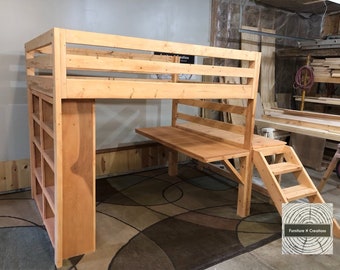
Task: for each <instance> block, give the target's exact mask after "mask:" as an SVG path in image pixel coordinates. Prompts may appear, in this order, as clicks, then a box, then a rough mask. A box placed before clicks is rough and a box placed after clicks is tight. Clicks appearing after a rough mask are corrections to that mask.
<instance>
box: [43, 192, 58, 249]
mask: <svg viewBox="0 0 340 270" xmlns="http://www.w3.org/2000/svg"><path fill="white" fill-rule="evenodd" d="M43 220H44V224H45V227H46V230H47V233H48V235H49V237H50V239H51V243H52V245H53V246H54V245H55V215H54V211H53V209H52V207H51V206H50V204H49V202H48V200H47V199H46V197H45V198H44V213H43Z"/></svg>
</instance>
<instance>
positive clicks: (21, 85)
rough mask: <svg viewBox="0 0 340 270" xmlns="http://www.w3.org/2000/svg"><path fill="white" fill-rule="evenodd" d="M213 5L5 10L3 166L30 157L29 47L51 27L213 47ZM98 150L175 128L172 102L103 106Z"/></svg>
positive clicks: (172, 1)
mask: <svg viewBox="0 0 340 270" xmlns="http://www.w3.org/2000/svg"><path fill="white" fill-rule="evenodd" d="M210 7H211V1H210V0H185V1H183V0H58V1H56V0H44V1H42V0H29V1H27V0H11V1H1V7H0V24H1V25H2V27H1V28H0V37H1V42H0V129H1V132H0V161H5V160H17V159H25V158H28V157H29V146H28V124H27V101H26V83H25V60H24V43H25V42H26V41H28V40H30V39H31V38H33V37H35V36H37V35H39V34H41V33H42V32H45V31H47V30H49V29H50V28H52V27H62V28H71V29H77V30H85V31H95V32H103V33H112V34H119V35H128V36H136V37H145V38H153V39H161V40H169V41H179V42H188V43H196V44H202V45H208V44H209V31H210ZM96 111H97V127H96V128H97V149H103V148H109V147H117V146H120V145H125V144H129V143H131V142H135V141H138V140H142V138H140V137H138V136H137V135H135V133H134V131H133V130H134V128H136V127H138V126H153V125H159V124H169V123H170V103H169V101H157V100H153V101H150V100H149V101H147V100H138V101H122V100H115V101H103V102H98V103H97V106H96Z"/></svg>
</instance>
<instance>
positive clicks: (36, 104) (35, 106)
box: [32, 95, 40, 119]
mask: <svg viewBox="0 0 340 270" xmlns="http://www.w3.org/2000/svg"><path fill="white" fill-rule="evenodd" d="M39 102H40V98H39V97H38V96H36V95H32V103H33V104H32V109H33V116H35V117H36V118H37V119H39V115H40V104H39Z"/></svg>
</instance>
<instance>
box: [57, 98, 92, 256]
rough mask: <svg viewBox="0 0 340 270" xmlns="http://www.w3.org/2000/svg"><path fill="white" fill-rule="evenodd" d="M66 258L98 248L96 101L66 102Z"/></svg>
mask: <svg viewBox="0 0 340 270" xmlns="http://www.w3.org/2000/svg"><path fill="white" fill-rule="evenodd" d="M62 122H63V127H62V140H63V142H65V143H66V144H67V147H65V148H64V149H63V151H62V177H63V179H64V181H63V187H62V192H61V193H62V196H61V203H62V205H63V211H62V215H63V223H62V228H63V248H62V251H63V252H62V253H63V258H69V257H73V256H76V255H80V254H83V253H87V252H91V251H94V249H95V181H94V179H95V144H94V137H95V133H94V126H95V125H94V124H95V123H94V100H82V101H81V102H75V101H72V100H67V101H63V103H62Z"/></svg>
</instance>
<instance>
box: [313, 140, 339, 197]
mask: <svg viewBox="0 0 340 270" xmlns="http://www.w3.org/2000/svg"><path fill="white" fill-rule="evenodd" d="M339 159H340V143H339V144H338V150H337V151H336V153H335V154H334V156H333V158H332V160H331V162H330V163H329V165H328V168H327V170H326V171H325V173H324V174H323V176H322V178H321V182H320V184H319V186H318V190H319V192H321V191H322V189H323V187H324V186H325V184H326V182H327V180H328V178H329V177H330V175H331V173H332V172H333V170H334V169H335V167H336V165H337V163H338V160H339Z"/></svg>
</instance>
